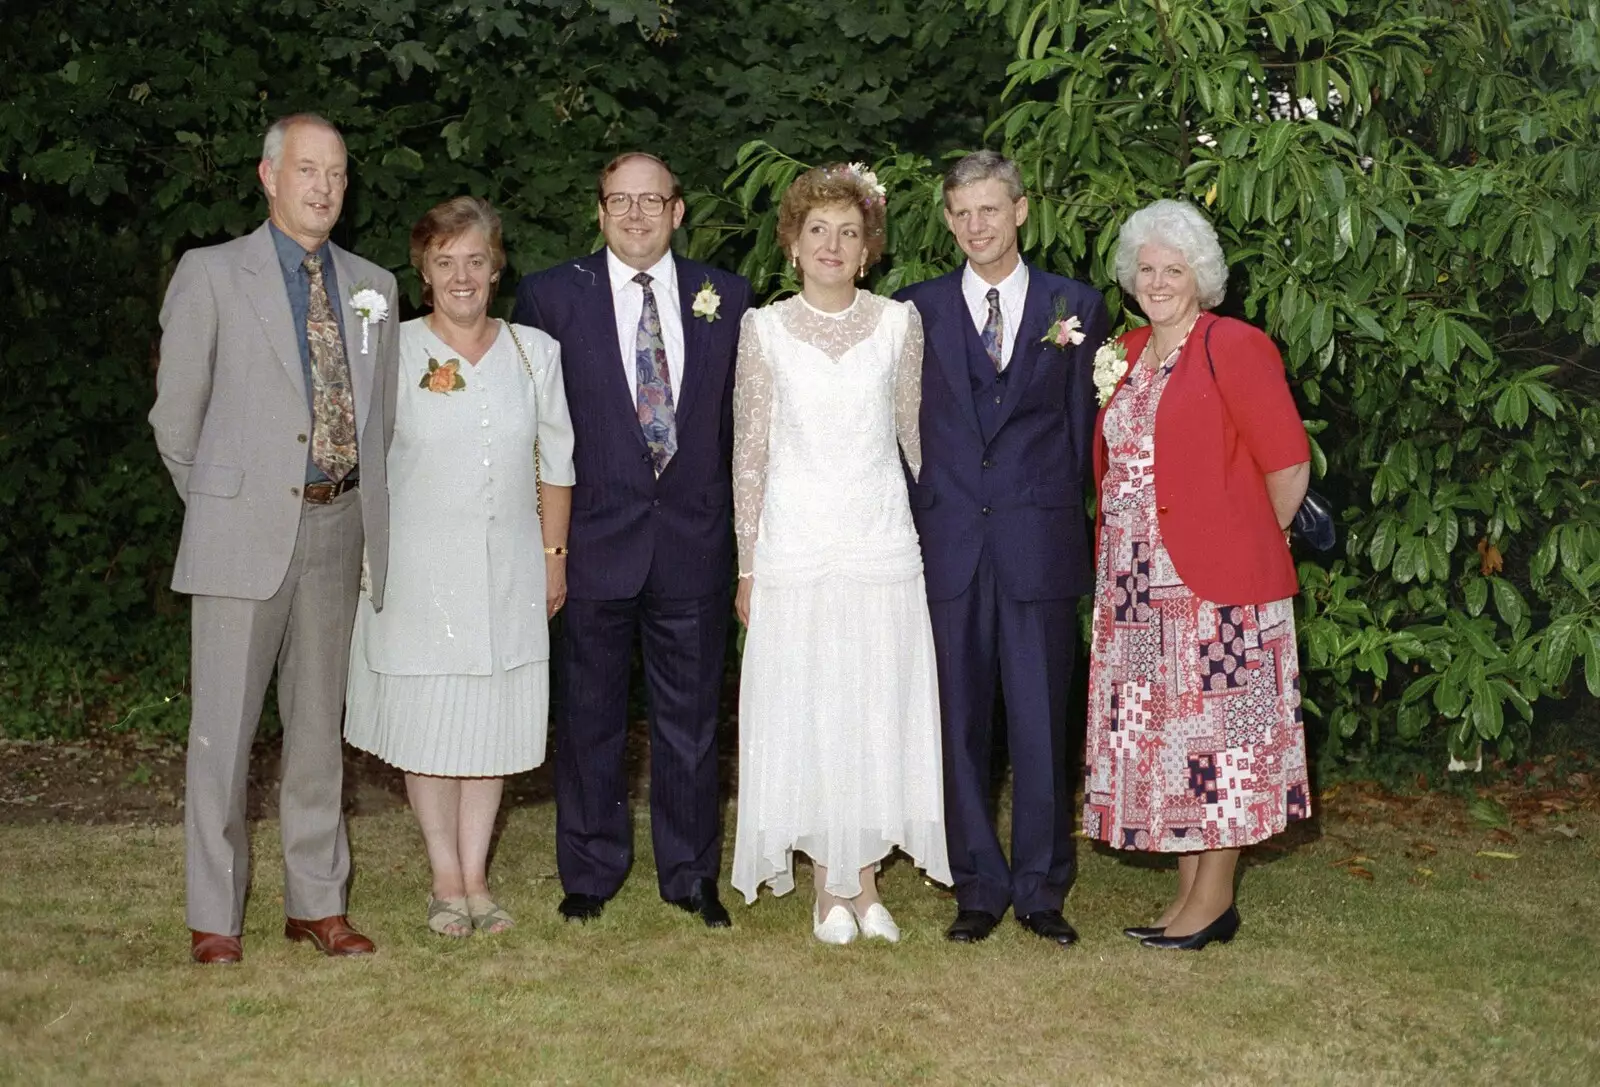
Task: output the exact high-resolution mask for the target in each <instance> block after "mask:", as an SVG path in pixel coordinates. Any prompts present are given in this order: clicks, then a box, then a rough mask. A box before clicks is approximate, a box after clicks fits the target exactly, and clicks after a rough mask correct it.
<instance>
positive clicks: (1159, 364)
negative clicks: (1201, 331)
mask: <svg viewBox="0 0 1600 1087" xmlns="http://www.w3.org/2000/svg"><path fill="white" fill-rule="evenodd" d="M1199 323H1200V315H1199V314H1198V313H1197V314H1195V315H1194V318H1193V319H1192V320H1190V322H1189V327H1188V328H1186V329H1184V330H1183V335H1182V336H1181V337H1180V338H1179V340H1178V346H1177V347H1174V348H1173V349H1172V350H1171V351H1169V352H1167V353H1166V355H1164V356H1163V357H1162V358H1161V359H1160V360H1159V361H1158V360H1157V359H1156V337H1155V333H1153V332H1152V333H1151V334H1150V341H1149V342H1148V343H1146V344H1145V345H1144V347H1145V350H1146V351H1148V352H1149V353H1150V363H1151V367H1150V368H1151V369H1153V370H1163V369H1165V368H1166V367H1167V366H1168V365H1170V364H1171V362H1172V360H1173V359H1175V358H1177V357H1178V354H1179V352H1181V351H1182V350H1183V345H1184V344H1186V343H1188V342H1189V333H1191V332H1193V331H1194V326H1195V325H1197V324H1199Z"/></svg>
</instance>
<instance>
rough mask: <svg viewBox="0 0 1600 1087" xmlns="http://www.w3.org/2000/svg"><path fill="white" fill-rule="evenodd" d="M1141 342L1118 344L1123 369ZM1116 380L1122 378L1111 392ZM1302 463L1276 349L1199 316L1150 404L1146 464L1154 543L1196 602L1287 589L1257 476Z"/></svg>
mask: <svg viewBox="0 0 1600 1087" xmlns="http://www.w3.org/2000/svg"><path fill="white" fill-rule="evenodd" d="M1208 331H1209V332H1210V333H1211V361H1212V364H1213V365H1214V366H1215V368H1216V376H1215V378H1213V377H1212V367H1211V366H1208V365H1207V364H1206V333H1207V332H1208ZM1149 339H1150V328H1149V326H1146V327H1144V328H1136V329H1133V330H1131V331H1129V332H1125V333H1123V334H1122V336H1121V337H1120V338H1119V340H1120V342H1121V343H1122V345H1123V346H1124V347H1125V348H1127V352H1128V363H1129V367H1130V368H1131V367H1132V365H1133V363H1134V362H1135V361H1137V360H1138V358H1139V354H1140V352H1142V351H1143V350H1144V346H1145V343H1146V341H1148V340H1149ZM1126 380H1127V372H1126V371H1124V373H1123V375H1122V379H1121V380H1120V381H1118V383H1117V388H1118V389H1119V390H1120V389H1121V388H1122V382H1123V381H1126ZM1115 395H1116V394H1115V393H1113V394H1112V396H1113V397H1115ZM1108 404H1109V401H1108ZM1105 413H1106V409H1105V408H1104V407H1102V408H1101V409H1100V414H1099V416H1098V417H1097V418H1096V419H1095V445H1094V475H1095V486H1096V488H1097V489H1098V488H1099V487H1100V486H1101V485H1102V484H1103V482H1104V480H1105V474H1106V457H1107V453H1106V440H1105V430H1104V426H1105ZM1310 459H1311V445H1310V443H1309V442H1308V441H1307V440H1306V431H1305V426H1304V424H1302V423H1301V421H1300V412H1299V409H1297V408H1296V407H1295V405H1294V398H1293V397H1292V396H1291V395H1290V394H1289V383H1288V381H1287V380H1286V379H1285V377H1284V372H1283V358H1282V356H1280V355H1279V354H1278V348H1277V346H1276V345H1275V344H1273V342H1272V340H1271V339H1270V338H1269V337H1268V336H1267V335H1266V333H1264V332H1261V331H1259V330H1257V329H1256V328H1254V327H1252V326H1250V325H1247V324H1245V323H1244V322H1243V321H1236V320H1234V319H1233V318H1231V317H1217V316H1214V315H1212V314H1209V313H1203V314H1201V315H1200V319H1199V321H1198V322H1197V323H1196V324H1195V326H1194V331H1192V332H1191V333H1190V334H1189V339H1188V342H1187V343H1185V344H1184V346H1183V353H1182V354H1180V355H1179V356H1178V361H1177V364H1176V365H1175V366H1174V367H1173V370H1172V376H1171V377H1170V378H1168V379H1167V387H1166V389H1165V391H1163V392H1162V394H1161V403H1160V405H1159V406H1158V407H1157V408H1156V440H1155V469H1154V471H1155V481H1156V518H1157V520H1158V522H1159V523H1160V526H1161V538H1162V540H1163V542H1164V543H1165V544H1166V547H1167V553H1168V554H1170V555H1171V556H1172V564H1173V566H1174V568H1175V569H1176V570H1177V572H1178V576H1179V577H1181V578H1182V579H1183V583H1184V584H1185V585H1187V586H1188V587H1189V589H1190V590H1191V591H1193V592H1194V593H1195V595H1196V596H1199V597H1201V598H1202V599H1204V600H1209V601H1211V602H1212V603H1214V604H1265V603H1268V602H1269V601H1273V600H1283V599H1286V598H1288V597H1292V596H1294V595H1295V594H1296V593H1298V592H1299V590H1300V585H1299V580H1298V578H1297V577H1296V576H1295V569H1294V560H1293V559H1292V558H1291V557H1290V555H1289V545H1288V544H1286V543H1285V542H1284V539H1283V530H1282V529H1280V528H1279V527H1278V519H1277V516H1276V515H1275V514H1274V513H1273V512H1272V502H1271V500H1270V499H1269V498H1268V497H1267V486H1266V481H1265V479H1264V476H1265V475H1266V473H1268V472H1276V471H1278V470H1279V469H1282V468H1289V467H1292V466H1293V465H1296V464H1300V463H1301V462H1303V461H1306V460H1310ZM1097 528H1098V526H1097ZM1099 538H1100V536H1099V532H1098V531H1096V533H1095V539H1096V541H1098V540H1099Z"/></svg>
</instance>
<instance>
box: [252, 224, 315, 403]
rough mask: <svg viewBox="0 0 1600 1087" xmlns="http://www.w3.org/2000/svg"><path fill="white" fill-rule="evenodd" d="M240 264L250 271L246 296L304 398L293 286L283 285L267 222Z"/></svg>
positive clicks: (256, 235)
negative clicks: (291, 301)
mask: <svg viewBox="0 0 1600 1087" xmlns="http://www.w3.org/2000/svg"><path fill="white" fill-rule="evenodd" d="M240 267H241V269H242V270H243V271H244V272H245V273H246V278H245V279H244V280H243V283H244V293H245V298H246V299H247V300H248V301H249V303H250V308H251V309H253V310H255V314H256V319H257V320H258V321H259V322H260V325H261V332H262V335H263V336H265V337H266V341H267V343H269V344H270V345H271V346H272V350H273V353H274V354H276V355H277V356H278V361H279V362H280V363H282V364H283V369H284V373H286V374H287V375H288V377H289V380H290V381H292V382H293V383H294V387H295V389H296V390H298V391H299V393H300V396H301V398H302V399H304V398H305V396H306V375H305V371H304V370H303V369H302V368H301V364H300V347H299V344H297V343H296V342H295V334H294V314H292V313H290V312H289V289H288V288H287V287H285V286H284V285H283V269H282V268H281V267H280V266H279V264H278V251H277V249H276V248H274V247H273V244H272V234H271V233H270V231H269V230H268V228H267V224H266V223H262V224H261V228H260V229H259V230H257V231H256V232H255V233H254V234H252V235H250V239H249V244H248V245H246V246H245V252H244V260H243V261H242V262H241V264H240Z"/></svg>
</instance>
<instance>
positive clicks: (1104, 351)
mask: <svg viewBox="0 0 1600 1087" xmlns="http://www.w3.org/2000/svg"><path fill="white" fill-rule="evenodd" d="M1127 371H1128V350H1127V348H1125V347H1123V346H1122V344H1121V342H1120V341H1117V340H1107V341H1106V342H1105V343H1103V344H1101V345H1100V350H1098V351H1096V352H1095V353H1094V394H1095V399H1097V400H1099V401H1100V406H1101V407H1104V406H1105V404H1106V402H1107V401H1108V400H1110V399H1111V394H1112V393H1114V392H1116V391H1117V382H1119V381H1121V380H1122V375H1123V374H1125V373H1127Z"/></svg>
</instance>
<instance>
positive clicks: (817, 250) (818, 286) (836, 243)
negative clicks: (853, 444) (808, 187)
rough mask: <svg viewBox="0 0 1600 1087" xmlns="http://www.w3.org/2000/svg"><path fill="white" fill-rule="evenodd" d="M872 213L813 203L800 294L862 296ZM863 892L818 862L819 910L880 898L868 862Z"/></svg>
mask: <svg viewBox="0 0 1600 1087" xmlns="http://www.w3.org/2000/svg"><path fill="white" fill-rule="evenodd" d="M866 252H867V229H866V217H865V216H864V215H863V214H862V212H861V209H860V208H859V207H858V206H856V205H855V204H828V205H823V206H821V207H815V208H812V209H811V210H810V211H809V212H807V213H806V217H805V219H804V221H802V222H801V224H800V234H799V237H797V238H796V239H795V241H794V244H793V245H792V246H791V247H790V249H789V259H791V260H792V261H794V263H795V268H796V269H797V270H798V271H799V273H800V282H801V287H800V294H801V297H803V298H804V299H805V300H806V301H807V302H809V303H810V304H811V305H812V306H814V307H816V308H817V309H819V310H822V311H823V312H824V313H840V312H842V311H844V310H847V309H849V308H850V307H851V306H852V305H853V304H854V303H855V300H856V290H857V288H856V280H857V279H859V278H860V277H861V276H862V275H864V274H866ZM754 585H755V578H754V576H746V577H741V578H740V579H739V588H738V589H737V591H736V592H735V593H734V599H733V608H734V611H735V612H736V613H737V614H738V616H739V622H741V623H743V624H744V625H745V626H749V625H750V596H751V592H752V589H753V587H754ZM858 875H859V878H860V880H861V893H860V894H858V895H856V896H855V897H854V898H841V897H840V896H838V895H833V894H829V893H828V889H827V884H828V869H827V868H826V867H825V866H823V865H820V864H816V863H815V862H813V864H812V881H813V884H814V886H815V888H816V894H817V913H818V915H819V916H821V917H826V916H828V911H829V910H831V909H833V907H835V906H843V907H845V908H846V909H848V910H851V911H853V912H854V913H855V915H856V916H857V917H860V916H861V915H862V914H864V913H866V912H867V910H868V909H870V908H871V907H872V905H873V904H874V903H878V902H881V901H883V900H882V899H881V898H880V897H879V895H878V876H877V870H876V868H875V867H874V866H873V865H870V864H869V865H867V866H866V867H864V868H862V869H861V871H860V872H859V873H858Z"/></svg>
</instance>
